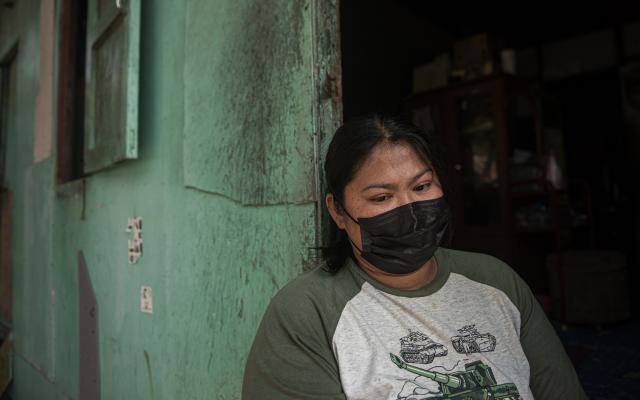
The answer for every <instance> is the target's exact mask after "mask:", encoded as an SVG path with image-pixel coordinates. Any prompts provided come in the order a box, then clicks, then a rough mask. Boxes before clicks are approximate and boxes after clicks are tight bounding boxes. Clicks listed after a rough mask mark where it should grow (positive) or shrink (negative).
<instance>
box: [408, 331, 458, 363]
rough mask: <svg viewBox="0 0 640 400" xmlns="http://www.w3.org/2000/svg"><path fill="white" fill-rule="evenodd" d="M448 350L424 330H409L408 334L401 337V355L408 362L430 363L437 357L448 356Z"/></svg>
mask: <svg viewBox="0 0 640 400" xmlns="http://www.w3.org/2000/svg"><path fill="white" fill-rule="evenodd" d="M447 352H448V350H447V348H446V347H445V346H443V345H441V344H440V343H436V342H434V341H433V340H431V338H429V336H427V335H425V334H424V333H422V332H418V331H409V334H408V335H407V336H405V337H403V338H400V356H401V357H402V359H403V360H404V361H405V362H408V363H417V364H429V363H431V362H432V361H433V359H434V358H436V357H442V356H446V355H447Z"/></svg>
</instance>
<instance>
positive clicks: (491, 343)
mask: <svg viewBox="0 0 640 400" xmlns="http://www.w3.org/2000/svg"><path fill="white" fill-rule="evenodd" d="M458 333H459V335H457V336H454V337H452V338H451V344H452V345H453V348H454V349H455V350H456V351H457V352H458V353H461V354H471V353H484V352H489V351H493V350H495V348H496V337H495V336H493V335H492V334H490V333H479V332H478V330H477V329H476V326H475V325H465V326H463V327H462V328H460V329H458ZM405 361H406V360H405Z"/></svg>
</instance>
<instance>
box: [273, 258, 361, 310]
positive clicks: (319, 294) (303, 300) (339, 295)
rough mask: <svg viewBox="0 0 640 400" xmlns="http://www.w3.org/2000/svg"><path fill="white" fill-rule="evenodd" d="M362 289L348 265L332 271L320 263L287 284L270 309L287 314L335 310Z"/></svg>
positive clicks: (279, 292) (340, 308) (274, 298)
mask: <svg viewBox="0 0 640 400" xmlns="http://www.w3.org/2000/svg"><path fill="white" fill-rule="evenodd" d="M359 290H360V284H359V283H358V281H357V279H356V278H355V277H354V276H353V274H351V273H350V272H349V270H348V268H347V267H346V266H344V267H343V268H341V269H340V270H338V271H337V272H334V273H331V272H329V271H327V270H325V269H324V268H323V266H322V265H317V266H315V267H313V268H312V269H311V270H309V271H306V272H303V273H302V274H300V275H298V276H297V277H296V278H294V279H292V280H291V281H290V282H288V283H287V284H286V285H284V286H283V287H282V288H281V289H280V290H279V291H278V292H277V293H276V295H275V296H274V297H273V299H272V300H271V305H270V308H275V309H277V310H278V312H280V313H285V314H288V315H301V314H306V313H308V312H310V311H312V312H315V313H318V312H319V313H323V314H326V313H335V312H338V311H342V309H343V308H344V306H345V305H346V303H347V302H348V301H349V300H350V299H351V298H353V297H354V296H355V295H356V294H357V292H358V291H359Z"/></svg>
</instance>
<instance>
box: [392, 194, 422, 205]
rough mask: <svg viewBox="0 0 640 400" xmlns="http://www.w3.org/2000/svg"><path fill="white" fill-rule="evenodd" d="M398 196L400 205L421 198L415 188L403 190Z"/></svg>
mask: <svg viewBox="0 0 640 400" xmlns="http://www.w3.org/2000/svg"><path fill="white" fill-rule="evenodd" d="M397 198H398V206H403V205H405V204H409V203H413V202H415V201H418V200H419V199H418V196H417V194H416V192H414V191H413V190H409V191H405V192H402V193H400V194H398V196H397Z"/></svg>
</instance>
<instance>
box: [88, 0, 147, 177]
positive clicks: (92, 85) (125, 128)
mask: <svg viewBox="0 0 640 400" xmlns="http://www.w3.org/2000/svg"><path fill="white" fill-rule="evenodd" d="M87 24H88V25H87V49H88V51H87V61H86V68H87V70H86V80H87V82H86V83H87V84H86V105H85V143H84V172H85V173H91V172H95V171H99V170H101V169H104V168H106V167H108V166H110V165H113V164H115V163H117V162H120V161H123V160H127V159H134V158H137V156H138V72H139V61H140V0H109V1H107V0H90V1H89V10H88V17H87Z"/></svg>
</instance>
